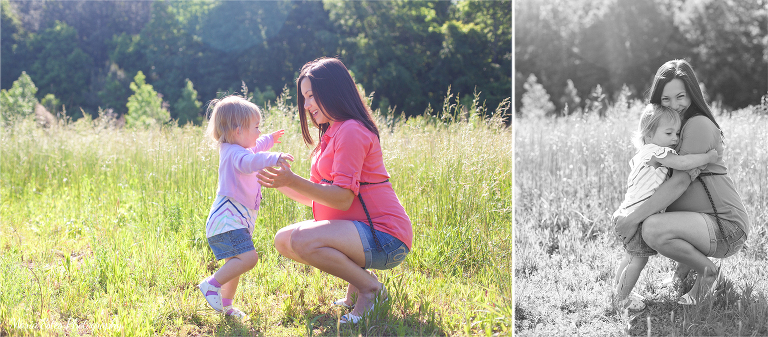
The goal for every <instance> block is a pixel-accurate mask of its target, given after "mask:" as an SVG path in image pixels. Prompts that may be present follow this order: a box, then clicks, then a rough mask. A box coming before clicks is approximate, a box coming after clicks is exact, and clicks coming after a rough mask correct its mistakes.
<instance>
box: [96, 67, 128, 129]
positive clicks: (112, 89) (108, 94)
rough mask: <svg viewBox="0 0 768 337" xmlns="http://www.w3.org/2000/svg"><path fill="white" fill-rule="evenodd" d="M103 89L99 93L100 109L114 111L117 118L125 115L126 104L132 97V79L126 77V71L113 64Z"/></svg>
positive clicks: (126, 110)
mask: <svg viewBox="0 0 768 337" xmlns="http://www.w3.org/2000/svg"><path fill="white" fill-rule="evenodd" d="M101 87H102V89H101V90H99V92H98V93H97V95H98V98H99V102H100V105H99V106H100V107H101V108H104V109H112V112H114V113H115V114H117V116H122V115H125V114H126V113H127V112H128V108H127V107H126V105H125V102H127V101H128V97H130V96H131V91H130V79H129V78H127V77H126V76H125V71H124V70H123V69H120V67H118V65H117V64H115V63H112V65H111V66H110V71H109V73H108V74H107V77H106V78H105V79H104V84H102V85H101Z"/></svg>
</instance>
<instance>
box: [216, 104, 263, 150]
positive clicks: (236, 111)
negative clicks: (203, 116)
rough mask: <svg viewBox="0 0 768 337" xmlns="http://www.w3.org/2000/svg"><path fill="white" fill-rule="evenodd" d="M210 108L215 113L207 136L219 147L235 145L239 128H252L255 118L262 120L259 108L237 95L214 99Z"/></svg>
mask: <svg viewBox="0 0 768 337" xmlns="http://www.w3.org/2000/svg"><path fill="white" fill-rule="evenodd" d="M208 107H209V109H210V107H213V112H211V119H210V121H209V122H208V127H207V128H206V130H205V134H206V135H207V136H209V137H211V138H212V139H213V140H214V141H216V143H217V144H218V145H221V143H233V142H234V141H235V133H236V132H237V129H238V128H247V127H250V125H251V123H252V122H253V120H254V118H256V120H257V121H259V120H261V110H259V107H258V106H256V104H253V103H252V102H250V101H248V100H246V99H245V98H243V97H241V96H237V95H230V96H227V97H224V98H221V99H214V100H212V101H211V102H210V103H208Z"/></svg>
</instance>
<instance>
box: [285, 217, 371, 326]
mask: <svg viewBox="0 0 768 337" xmlns="http://www.w3.org/2000/svg"><path fill="white" fill-rule="evenodd" d="M296 225H297V226H296ZM296 225H294V226H295V228H292V230H290V236H289V239H288V242H289V243H290V248H291V251H292V253H289V254H293V256H295V257H297V258H298V259H297V261H299V262H302V261H303V263H306V264H309V265H311V266H313V267H315V268H318V269H320V270H322V271H324V272H326V273H329V274H331V275H334V276H336V277H338V278H341V279H343V280H345V281H347V282H349V284H350V285H352V286H354V287H355V288H356V289H357V302H356V303H355V308H354V309H353V310H352V314H353V315H358V316H361V315H362V314H363V313H365V311H367V310H368V309H369V308H370V307H371V302H372V301H373V299H374V298H375V296H376V293H378V292H379V291H380V290H381V289H382V287H383V284H381V282H379V281H378V279H376V277H374V276H372V275H371V274H369V273H368V272H367V271H366V270H364V269H362V267H364V266H365V253H364V252H363V243H362V242H361V241H360V235H359V234H358V232H357V228H356V227H355V224H354V223H353V222H352V221H348V220H324V221H304V222H300V223H298V224H296ZM275 244H276V246H277V236H276V243H275ZM278 250H279V249H278ZM281 254H282V252H281ZM285 256H288V257H290V256H289V255H285ZM348 290H349V289H348Z"/></svg>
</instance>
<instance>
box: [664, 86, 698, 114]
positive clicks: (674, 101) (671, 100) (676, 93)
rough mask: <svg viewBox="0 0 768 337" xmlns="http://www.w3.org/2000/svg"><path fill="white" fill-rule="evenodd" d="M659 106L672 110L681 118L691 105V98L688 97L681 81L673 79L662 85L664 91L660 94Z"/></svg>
mask: <svg viewBox="0 0 768 337" xmlns="http://www.w3.org/2000/svg"><path fill="white" fill-rule="evenodd" d="M661 105H662V106H665V107H669V108H672V110H675V111H677V113H679V114H680V115H681V116H682V114H683V112H685V109H688V107H689V106H690V105H691V98H690V97H688V92H687V91H686V90H685V84H684V83H683V80H681V79H679V78H675V79H672V80H671V81H669V83H667V84H665V85H664V90H662V92H661Z"/></svg>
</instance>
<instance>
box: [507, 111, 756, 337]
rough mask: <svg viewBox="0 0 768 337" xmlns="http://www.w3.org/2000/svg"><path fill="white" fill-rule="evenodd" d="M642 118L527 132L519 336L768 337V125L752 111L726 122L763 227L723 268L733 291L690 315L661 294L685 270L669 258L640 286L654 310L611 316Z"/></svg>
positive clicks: (561, 122)
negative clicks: (616, 230) (614, 218)
mask: <svg viewBox="0 0 768 337" xmlns="http://www.w3.org/2000/svg"><path fill="white" fill-rule="evenodd" d="M640 108H641V106H640V105H638V104H637V103H635V104H634V105H632V107H631V108H629V109H617V108H616V107H611V108H609V110H608V117H607V118H604V119H598V118H596V117H594V116H588V117H587V118H582V117H576V116H574V117H568V118H561V119H557V120H551V119H547V120H532V119H517V120H516V121H515V123H516V124H515V164H514V165H515V179H514V181H515V183H514V184H515V185H514V194H515V201H514V203H515V225H514V232H515V248H514V250H515V263H514V265H515V267H514V273H515V276H514V277H515V290H514V297H515V299H514V301H515V327H514V329H515V332H516V335H520V336H564V335H572V336H576V335H582V336H619V335H628V334H629V335H642V336H645V335H649V336H651V335H653V336H702V335H703V336H723V335H726V336H737V335H738V336H750V335H752V336H755V335H768V322H766V319H765V318H766V317H768V298H767V297H766V294H768V282H766V281H765V278H766V270H768V262H766V257H768V234H767V233H766V227H765V224H766V222H768V190H766V186H768V148H767V147H766V145H767V144H768V116H765V115H762V116H758V115H755V114H753V113H751V112H750V111H746V110H742V111H738V112H735V113H734V114H733V116H732V117H728V116H727V114H726V115H717V117H716V118H717V121H718V123H719V124H720V125H721V126H722V128H723V131H724V133H725V136H726V140H725V142H726V152H725V161H726V163H727V166H728V168H729V175H730V176H731V178H732V179H733V180H734V182H735V184H736V186H737V189H738V191H739V193H740V194H741V197H742V199H743V201H744V203H745V206H746V208H747V212H748V213H749V214H750V217H751V219H752V224H753V227H752V232H751V233H750V236H749V239H748V241H747V244H748V248H747V249H744V250H742V251H741V252H739V253H738V254H737V255H734V256H733V257H730V258H727V259H724V260H718V259H715V260H716V263H720V262H719V261H722V267H723V269H722V270H723V271H724V273H725V276H726V277H727V278H728V279H729V280H730V281H731V287H729V288H726V290H725V292H724V294H723V296H720V297H718V298H717V299H716V300H715V301H714V302H713V301H708V302H705V303H702V304H701V305H699V306H695V307H684V306H681V305H678V304H677V296H676V293H675V292H674V290H673V289H671V288H665V287H662V286H661V285H660V280H662V279H663V278H664V277H666V276H667V275H669V274H670V272H671V271H672V268H673V264H672V263H671V260H670V259H668V258H665V257H662V256H659V255H657V256H654V257H651V258H650V259H649V262H648V265H647V267H646V269H645V270H644V271H643V274H641V276H640V280H639V281H638V285H637V287H636V289H637V290H638V292H639V293H640V294H642V295H644V296H645V297H646V304H647V305H648V308H647V309H646V310H645V311H643V312H641V313H639V314H636V315H626V314H624V313H615V312H613V311H612V310H611V307H610V304H609V303H610V302H609V299H610V294H611V290H612V287H613V280H614V271H615V269H616V267H617V264H618V261H619V259H620V258H621V256H622V254H623V250H622V248H621V245H620V243H619V242H618V241H617V240H616V239H615V238H614V234H613V229H612V227H611V224H610V215H611V213H613V211H614V210H615V209H616V207H618V205H619V204H620V203H621V201H622V199H623V197H624V193H625V191H626V190H625V189H626V179H627V175H628V174H629V164H628V161H629V159H630V158H631V157H632V155H633V153H634V148H633V147H632V145H631V140H630V135H631V134H632V132H633V131H634V129H635V127H636V123H637V118H638V117H637V116H639V109H640ZM689 286H690V280H689ZM649 327H650V330H649Z"/></svg>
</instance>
